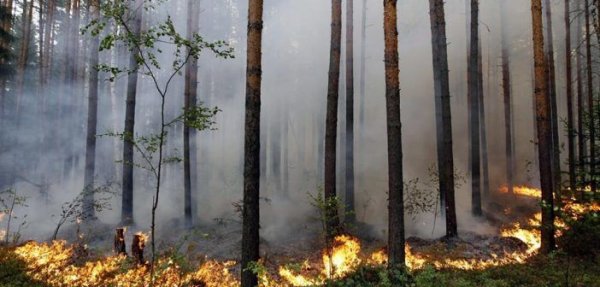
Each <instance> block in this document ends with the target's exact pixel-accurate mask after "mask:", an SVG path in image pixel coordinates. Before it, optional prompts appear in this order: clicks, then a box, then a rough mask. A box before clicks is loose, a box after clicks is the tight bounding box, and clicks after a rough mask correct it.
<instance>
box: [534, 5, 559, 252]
mask: <svg viewBox="0 0 600 287" xmlns="http://www.w3.org/2000/svg"><path fill="white" fill-rule="evenodd" d="M531 14H532V25H533V54H534V62H535V95H534V96H535V111H536V120H537V134H538V139H537V140H538V142H537V144H538V157H539V169H540V182H541V188H542V225H541V234H542V236H541V239H542V240H541V248H540V250H541V252H542V253H544V254H547V253H549V252H550V251H552V250H554V248H555V244H554V199H553V195H554V184H553V174H552V146H551V144H552V129H551V119H550V116H551V115H550V112H551V110H550V96H549V94H548V85H547V83H546V76H547V74H546V59H545V55H544V34H543V33H544V32H543V25H542V2H541V0H531Z"/></svg>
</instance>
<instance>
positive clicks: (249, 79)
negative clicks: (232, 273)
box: [241, 0, 263, 287]
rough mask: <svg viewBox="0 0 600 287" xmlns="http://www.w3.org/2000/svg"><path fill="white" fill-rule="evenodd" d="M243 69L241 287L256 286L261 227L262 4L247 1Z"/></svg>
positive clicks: (257, 1) (260, 2) (251, 0)
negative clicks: (244, 65) (243, 125)
mask: <svg viewBox="0 0 600 287" xmlns="http://www.w3.org/2000/svg"><path fill="white" fill-rule="evenodd" d="M249 1H250V2H249V6H248V45H247V46H248V50H247V53H248V59H247V65H246V127H245V130H246V134H245V139H244V205H243V211H242V220H243V223H242V262H241V263H242V282H241V283H242V287H254V286H257V285H258V278H257V277H256V274H255V273H254V271H253V270H250V269H251V268H250V267H251V266H252V265H251V264H252V263H253V262H257V261H258V259H259V225H260V205H259V198H260V88H261V79H262V78H261V74H262V65H261V51H262V30H263V20H262V18H263V0H249Z"/></svg>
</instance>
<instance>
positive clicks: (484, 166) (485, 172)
mask: <svg viewBox="0 0 600 287" xmlns="http://www.w3.org/2000/svg"><path fill="white" fill-rule="evenodd" d="M480 38H481V36H480ZM482 58H483V52H482V48H481V40H480V41H479V46H478V48H477V90H478V95H479V128H480V131H479V135H480V136H481V138H480V140H481V142H480V147H481V151H480V152H481V173H482V174H481V176H482V178H483V184H482V188H483V190H482V193H483V194H484V195H486V196H487V195H489V193H490V172H489V163H488V144H487V126H486V120H485V93H484V92H483V59H482Z"/></svg>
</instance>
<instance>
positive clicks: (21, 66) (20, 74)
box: [15, 0, 33, 121]
mask: <svg viewBox="0 0 600 287" xmlns="http://www.w3.org/2000/svg"><path fill="white" fill-rule="evenodd" d="M32 22H33V0H29V1H27V0H24V1H23V14H22V30H21V32H22V36H21V37H22V38H21V47H20V48H19V58H18V61H17V81H16V85H17V86H16V93H17V103H16V108H15V109H16V116H17V117H20V115H19V113H20V111H21V101H22V100H23V93H24V91H23V89H24V84H25V70H26V69H27V62H28V61H29V45H30V41H31V24H32ZM17 121H18V119H17Z"/></svg>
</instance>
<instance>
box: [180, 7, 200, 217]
mask: <svg viewBox="0 0 600 287" xmlns="http://www.w3.org/2000/svg"><path fill="white" fill-rule="evenodd" d="M199 2H200V1H198V0H188V15H187V17H188V19H187V33H188V35H187V37H188V39H192V38H193V37H194V34H197V33H198V29H199V27H198V25H199V18H198V17H199V15H200V3H199ZM197 93H198V60H197V59H195V58H192V59H190V62H189V63H188V64H187V66H186V68H185V91H184V96H185V99H184V107H185V110H186V111H187V110H189V109H190V108H193V107H195V106H196V103H197V97H198V95H197ZM192 166H196V132H195V130H194V129H193V128H190V127H188V126H187V125H185V124H184V126H183V178H184V180H183V182H184V216H185V224H186V226H187V227H190V226H192V224H193V220H192V205H193V204H196V201H195V200H194V196H193V194H192V170H193V168H192Z"/></svg>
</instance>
